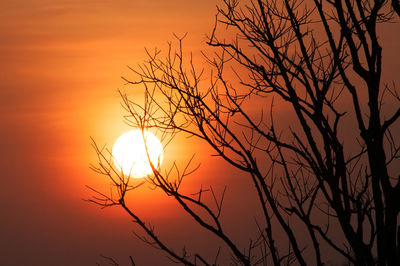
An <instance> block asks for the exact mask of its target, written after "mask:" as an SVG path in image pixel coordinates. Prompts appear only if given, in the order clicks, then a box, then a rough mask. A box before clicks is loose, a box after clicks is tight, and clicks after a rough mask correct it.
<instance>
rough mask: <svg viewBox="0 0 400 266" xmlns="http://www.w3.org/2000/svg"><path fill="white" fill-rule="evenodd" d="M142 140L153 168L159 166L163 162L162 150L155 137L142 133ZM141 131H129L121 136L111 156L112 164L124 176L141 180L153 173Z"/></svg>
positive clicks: (149, 133) (148, 133)
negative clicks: (112, 158)
mask: <svg viewBox="0 0 400 266" xmlns="http://www.w3.org/2000/svg"><path fill="white" fill-rule="evenodd" d="M144 139H145V140H146V146H147V150H148V153H149V157H150V160H151V162H152V164H153V165H154V167H155V168H157V167H158V166H160V165H161V163H162V160H163V148H162V145H161V143H160V141H159V140H158V138H157V137H156V136H154V134H152V133H151V132H148V131H144ZM144 143H145V142H144V140H143V135H142V131H141V130H131V131H128V132H126V133H124V134H122V135H121V136H120V137H119V138H118V139H117V141H116V142H115V144H114V146H113V149H112V155H113V157H114V164H115V166H116V167H117V168H118V170H119V171H122V172H123V173H124V174H125V175H129V176H131V177H135V178H141V177H144V176H147V175H151V174H152V173H153V171H152V169H151V166H150V164H149V160H148V157H147V153H146V146H145V145H144Z"/></svg>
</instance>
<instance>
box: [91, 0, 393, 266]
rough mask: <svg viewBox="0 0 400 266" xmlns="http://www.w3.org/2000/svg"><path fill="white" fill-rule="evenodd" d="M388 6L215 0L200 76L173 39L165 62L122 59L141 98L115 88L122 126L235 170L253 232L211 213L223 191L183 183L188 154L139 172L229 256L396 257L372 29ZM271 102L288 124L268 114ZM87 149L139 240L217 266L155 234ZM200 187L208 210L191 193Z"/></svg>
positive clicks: (388, 124) (384, 96)
mask: <svg viewBox="0 0 400 266" xmlns="http://www.w3.org/2000/svg"><path fill="white" fill-rule="evenodd" d="M398 15H400V11H399V1H396V0H393V1H392V2H388V1H380V0H375V1H370V0H331V1H330V0H326V1H324V0H310V1H305V0H304V1H302V0H297V1H290V0H282V1H278V0H270V1H262V0H252V1H249V2H246V4H240V3H239V1H236V0H224V4H223V7H218V9H217V16H216V23H215V27H214V29H213V30H212V33H211V35H210V36H209V39H208V45H210V46H212V47H215V51H216V52H215V54H214V55H213V56H208V55H205V57H206V59H207V60H208V62H209V64H210V65H211V66H212V68H213V72H212V73H211V74H210V76H209V77H208V78H205V77H204V76H205V72H204V71H198V69H196V67H195V66H194V64H193V63H192V59H191V57H190V56H189V57H186V56H184V52H183V48H182V38H180V39H179V38H178V41H179V48H177V50H176V51H174V49H173V47H172V45H171V46H170V49H169V51H168V53H167V55H166V57H165V58H164V57H161V55H160V52H159V51H156V52H155V53H150V52H148V57H149V60H148V61H146V62H145V63H144V64H143V65H141V66H139V67H138V68H137V69H132V71H133V72H134V73H135V75H136V78H135V80H128V79H125V80H126V82H127V83H128V84H131V85H138V86H141V87H142V88H143V87H144V88H145V102H144V104H137V103H135V102H132V101H131V100H130V99H128V97H127V96H126V95H124V94H123V93H121V96H122V99H123V102H124V106H125V107H126V110H128V112H129V117H128V120H129V122H130V124H131V125H132V126H133V127H137V128H141V129H142V130H143V131H144V130H147V129H149V128H155V129H156V130H157V131H158V132H162V134H163V138H164V142H169V141H173V137H174V136H175V135H176V134H177V133H184V134H187V135H188V136H193V137H196V138H199V139H201V140H202V141H203V142H204V143H207V144H208V145H209V146H210V147H211V148H212V149H213V150H214V151H215V152H216V153H217V154H218V156H220V157H221V158H222V159H223V160H225V161H227V162H228V163H229V164H230V165H231V166H232V167H233V168H236V169H239V170H240V171H242V172H244V173H246V176H247V177H248V180H249V182H252V184H253V185H254V186H255V188H256V191H257V197H258V202H259V208H260V212H262V215H263V221H260V222H259V223H258V224H257V225H256V226H258V229H259V234H260V235H259V237H258V238H257V239H255V240H254V241H253V242H251V244H250V245H249V246H248V247H246V249H242V248H241V244H240V243H236V242H235V241H234V240H233V239H232V238H231V237H230V236H229V235H228V234H227V233H226V231H225V229H224V224H223V223H221V219H220V214H221V209H222V202H223V198H224V196H222V197H217V196H216V193H214V191H213V190H209V191H204V190H202V189H200V191H199V193H197V194H196V195H186V194H184V193H183V192H182V189H181V183H182V180H183V179H184V178H185V177H186V176H187V175H189V174H191V173H192V172H193V170H195V169H193V168H192V167H191V166H190V163H189V164H188V165H187V167H186V168H183V169H181V168H179V167H177V166H176V165H175V164H174V165H173V166H172V168H171V169H169V171H163V169H160V167H159V166H158V165H153V164H151V166H152V169H153V172H154V174H153V175H152V176H149V177H148V178H147V179H146V180H147V181H146V182H149V183H151V184H152V185H154V186H155V187H157V188H158V189H161V190H162V191H164V192H165V193H166V194H167V195H168V196H169V197H170V198H171V199H173V200H175V201H176V202H177V203H178V204H179V205H180V206H181V207H182V208H183V209H184V210H185V212H186V213H187V214H188V215H189V216H190V217H192V218H193V220H194V221H195V222H197V223H198V224H199V225H200V226H201V227H202V228H203V229H204V230H205V231H208V232H210V233H211V234H213V235H215V236H216V237H218V238H219V239H220V240H221V241H222V242H223V243H224V244H225V247H226V248H227V249H228V250H229V251H230V253H231V254H232V263H234V264H239V265H256V264H262V265H266V264H267V263H273V264H274V265H289V264H296V265H297V264H299V265H324V264H326V256H325V255H326V253H327V252H334V253H336V255H337V257H338V261H347V262H348V263H350V264H354V265H400V227H399V226H398V223H399V220H398V213H399V209H400V204H399V203H400V181H399V176H398V173H394V172H395V171H396V168H395V166H396V164H399V146H398V141H397V140H398V138H397V137H396V136H395V135H393V134H392V131H391V128H392V127H393V126H394V125H395V123H397V122H398V118H399V116H400V108H399V107H400V104H399V101H400V95H399V94H398V92H397V91H396V87H395V85H394V83H393V84H392V85H388V84H385V83H383V82H382V81H381V76H382V50H383V48H382V44H381V42H380V39H379V34H378V29H379V28H380V27H383V25H385V23H390V22H393V21H394V20H396V19H398ZM185 58H187V59H186V60H185ZM232 73H234V75H232ZM204 80H206V81H207V82H205V81H204ZM384 103H387V105H384ZM280 104H282V105H284V106H287V108H289V109H288V110H290V111H291V114H292V118H293V119H294V121H296V122H295V123H293V124H291V125H286V124H285V123H282V122H281V120H280V119H278V120H277V119H276V118H275V115H274V106H279V105H280ZM254 106H260V108H258V109H256V110H255V108H254ZM94 147H95V149H96V152H97V154H98V156H99V165H98V166H96V167H94V170H95V171H97V172H99V173H101V174H104V175H106V176H107V177H108V178H109V179H110V180H111V181H112V184H113V185H114V187H115V188H116V190H117V191H118V194H117V195H108V194H104V193H101V192H99V191H97V190H95V191H96V193H97V194H96V196H95V197H94V198H93V199H92V201H93V202H95V203H97V204H100V205H102V206H104V207H105V206H112V205H118V206H121V207H122V208H123V209H124V210H125V211H126V212H127V213H128V214H129V215H130V216H131V217H132V218H133V220H134V221H135V222H136V223H137V224H138V225H139V226H140V227H141V228H142V229H143V230H144V232H145V234H146V237H142V240H143V241H145V242H147V243H149V244H150V245H152V246H155V247H157V248H160V249H162V250H163V251H165V252H166V253H167V254H168V256H169V257H170V258H171V259H173V260H174V261H176V262H180V263H183V264H185V265H202V264H205V265H213V264H217V263H218V262H214V261H210V260H209V259H207V258H206V257H204V256H203V255H202V254H201V251H199V252H197V253H194V255H192V256H189V255H188V253H187V252H186V251H185V250H184V251H183V252H182V253H178V252H176V251H174V250H173V249H172V248H171V247H169V246H168V245H167V244H165V243H164V242H163V240H162V239H160V238H159V236H157V234H156V233H155V231H154V228H152V226H151V225H150V224H148V223H146V222H145V221H144V220H142V219H141V218H140V217H139V216H138V215H137V214H136V213H135V211H134V210H132V209H130V208H129V205H128V203H127V202H126V201H125V195H126V193H128V192H129V191H130V190H132V189H135V188H136V187H135V186H133V185H132V184H130V183H129V182H132V181H130V179H129V177H127V176H124V175H123V174H122V173H120V172H119V171H117V170H116V169H115V167H114V166H113V163H112V161H111V160H110V158H109V154H107V151H106V150H104V149H100V148H99V147H98V146H97V145H96V144H94ZM190 161H191V160H190ZM397 171H398V168H397ZM204 193H210V194H211V195H212V196H213V198H214V199H215V202H214V203H215V206H216V207H215V206H210V205H209V204H208V203H207V202H206V201H204V200H203V197H202V194H204ZM222 195H224V194H222ZM293 224H296V227H297V229H296V230H294V226H293ZM298 228H301V230H299V229H298ZM299 231H301V233H302V235H301V236H300V235H299ZM278 232H279V233H278ZM282 232H283V234H282ZM304 232H305V233H307V237H304ZM278 234H279V236H278ZM278 237H279V238H283V237H284V238H286V241H287V243H288V245H284V246H283V245H280V244H279V243H278V242H277V238H278ZM306 248H307V250H308V253H307V254H306V252H305V250H306ZM309 250H312V252H311V253H310V252H309ZM310 254H311V255H310ZM223 264H225V263H223Z"/></svg>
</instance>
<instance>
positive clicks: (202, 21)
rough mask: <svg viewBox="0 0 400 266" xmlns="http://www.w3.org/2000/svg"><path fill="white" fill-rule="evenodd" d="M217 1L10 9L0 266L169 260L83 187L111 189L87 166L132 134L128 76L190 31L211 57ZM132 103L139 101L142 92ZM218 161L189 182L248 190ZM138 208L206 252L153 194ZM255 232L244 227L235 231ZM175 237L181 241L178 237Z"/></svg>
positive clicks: (3, 17)
mask: <svg viewBox="0 0 400 266" xmlns="http://www.w3.org/2000/svg"><path fill="white" fill-rule="evenodd" d="M216 3H218V2H217V1H213V0H207V1H194V0H191V1H187V0H186V1H185V0H170V1H163V0H153V1H145V0H114V1H106V0H60V1H53V0H2V2H1V4H0V151H1V155H0V156H1V158H0V170H1V174H0V175H1V177H0V180H1V185H0V202H1V203H0V208H1V213H2V219H0V236H1V240H0V254H1V255H0V258H1V263H2V264H4V265H94V264H95V263H96V262H101V263H104V261H102V259H101V257H100V254H103V255H106V256H112V257H114V258H116V259H117V260H119V261H120V262H121V263H124V262H127V261H128V256H129V255H132V256H133V257H134V258H135V260H136V262H137V265H151V263H152V262H153V263H156V262H159V261H162V262H164V263H165V262H168V260H166V259H165V257H164V256H163V255H161V254H159V252H158V251H156V250H152V249H150V248H148V247H146V246H145V244H143V243H142V242H140V241H139V240H137V239H136V238H135V237H134V235H133V234H132V233H131V232H132V231H133V230H134V229H135V230H136V229H137V228H135V227H134V226H133V225H132V224H131V223H130V222H129V219H128V217H127V216H126V215H124V214H123V213H122V211H120V210H119V209H116V208H113V209H111V208H109V209H105V210H100V209H99V208H98V207H97V206H94V205H91V204H89V203H87V202H84V201H83V200H82V199H85V198H89V197H90V196H91V193H90V191H89V190H88V189H86V188H85V185H91V186H97V187H99V188H107V185H108V183H107V182H106V180H104V179H101V177H99V176H98V175H96V174H94V173H93V172H92V171H91V170H90V169H89V164H90V163H95V162H96V161H95V154H94V151H93V150H92V149H91V147H90V139H89V137H90V136H92V137H94V138H95V139H96V140H97V141H98V142H99V143H100V144H105V143H107V144H112V143H113V141H115V139H116V138H117V136H118V135H120V134H121V133H123V132H124V131H126V130H128V129H129V127H127V126H126V125H125V124H124V123H123V119H122V115H123V114H124V112H123V109H122V108H121V106H120V102H121V100H120V98H119V95H118V93H117V90H118V89H120V88H121V89H124V86H123V84H124V82H123V81H122V79H121V78H120V77H121V75H129V71H128V69H127V65H130V66H135V65H137V64H138V63H140V62H141V61H142V60H144V59H145V58H146V55H145V52H144V47H147V48H149V49H153V48H154V47H159V48H165V47H166V45H167V42H168V41H170V40H172V39H173V35H172V33H177V34H180V35H182V34H184V33H185V32H188V33H189V35H188V38H187V39H186V41H185V47H186V49H187V50H193V51H194V52H195V53H198V51H199V49H202V48H205V40H206V38H205V35H206V34H208V33H209V32H210V30H211V29H212V26H213V24H214V18H215V17H214V15H215V12H216V11H215V5H216ZM397 29H399V27H398V24H397V26H393V27H392V28H389V29H387V30H386V31H385V38H386V39H385V40H386V43H387V46H388V48H389V49H387V50H385V52H386V51H388V52H387V54H385V56H386V58H387V59H388V60H387V61H386V62H387V63H386V65H385V67H386V69H387V71H386V73H385V75H388V77H393V76H394V75H395V72H396V71H397V72H398V69H399V67H400V65H399V62H398V61H390V59H389V58H390V54H393V53H396V50H397V51H400V47H399V43H400V42H399V35H398V34H393V33H394V32H396V30H397ZM397 32H399V31H397ZM397 53H398V52H397ZM130 94H131V97H133V98H135V97H138V99H140V97H141V95H142V92H140V91H137V92H130ZM187 146H188V145H183V144H182V145H180V146H179V145H178V146H175V147H174V148H173V149H174V150H175V151H176V153H177V154H179V156H180V157H183V158H186V157H185V156H184V155H188V156H189V157H190V155H191V154H192V153H193V152H196V149H198V150H197V152H199V151H200V152H201V151H202V150H203V149H202V148H201V147H199V145H197V146H195V150H194V151H192V150H188V149H187V148H185V147H187ZM166 156H168V154H167V155H166ZM176 156H177V158H180V157H179V156H178V155H176ZM209 158H210V157H209V156H208V154H204V153H200V154H199V155H198V159H197V162H201V161H202V162H203V168H201V170H200V171H199V173H198V174H197V178H199V177H203V178H204V179H203V180H202V179H197V180H194V181H191V182H193V184H196V185H199V184H202V183H203V184H205V185H207V184H208V183H210V182H211V183H214V184H215V185H216V186H217V187H218V186H219V187H220V188H222V187H223V185H224V183H226V182H225V181H226V180H228V178H229V180H230V182H232V183H235V182H236V183H235V186H232V187H231V188H230V189H231V193H232V194H230V195H234V193H235V190H237V189H238V188H239V187H240V186H245V184H244V183H243V182H242V180H241V179H239V178H238V177H237V176H236V174H235V173H234V172H232V173H230V172H228V174H226V173H225V176H224V178H222V180H221V179H218V180H217V178H221V177H222V176H221V175H220V174H221V171H219V169H220V168H223V167H224V166H223V165H221V164H220V163H219V162H218V161H211V160H210V159H209ZM203 159H204V160H205V161H204V160H203ZM213 160H214V159H213ZM205 164H206V165H207V167H204V165H205ZM206 177H208V178H206ZM249 191H251V189H250V188H249ZM250 193H252V192H250ZM228 197H232V196H228ZM131 199H132V200H133V201H134V200H136V201H140V205H138V211H139V212H140V213H142V214H143V215H144V216H145V217H147V218H149V219H151V221H152V222H153V223H154V224H156V225H159V228H160V229H159V231H160V232H161V234H162V235H163V236H164V237H165V238H166V239H168V240H169V241H171V243H174V241H176V240H180V239H192V238H193V239H195V240H198V241H196V242H197V243H196V244H195V246H199V247H200V248H205V246H207V245H206V244H205V243H206V241H207V238H205V237H202V236H200V235H196V234H194V233H193V231H192V229H193V227H192V226H191V225H188V224H187V220H186V219H185V218H183V216H182V215H181V214H182V213H181V212H180V211H179V210H177V209H175V208H174V207H173V204H172V203H169V202H166V201H165V197H163V196H162V195H160V194H159V193H157V192H154V191H151V190H148V189H147V190H143V191H141V192H140V193H138V195H135V196H132V198H131ZM231 199H232V198H231ZM248 201H249V199H247V198H246V197H245V196H244V197H243V198H242V199H237V200H236V202H240V203H241V204H242V206H246V205H248V204H249V202H248ZM239 207H240V206H239ZM235 208H237V209H235V210H234V209H233V208H231V209H230V208H229V205H228V207H227V209H228V210H227V213H228V216H229V214H233V213H234V212H235V211H236V212H239V211H240V208H238V207H237V206H236V207H235ZM250 219H251V220H252V217H250ZM167 223H168V227H166V226H165V224H167ZM246 223H247V221H246V220H241V221H236V222H235V223H234V224H232V225H230V226H231V228H228V231H229V230H232V231H233V230H237V229H238V228H242V227H241V226H245V225H246ZM163 225H164V226H163ZM183 225H184V226H183ZM157 228H158V227H157ZM177 228H179V230H180V231H181V232H180V233H179V234H177V235H175V231H176V230H177ZM138 232H140V231H138ZM244 232H245V230H244ZM237 237H240V234H239V235H238V236H237ZM154 254H156V255H154ZM145 262H146V263H147V264H145Z"/></svg>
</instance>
